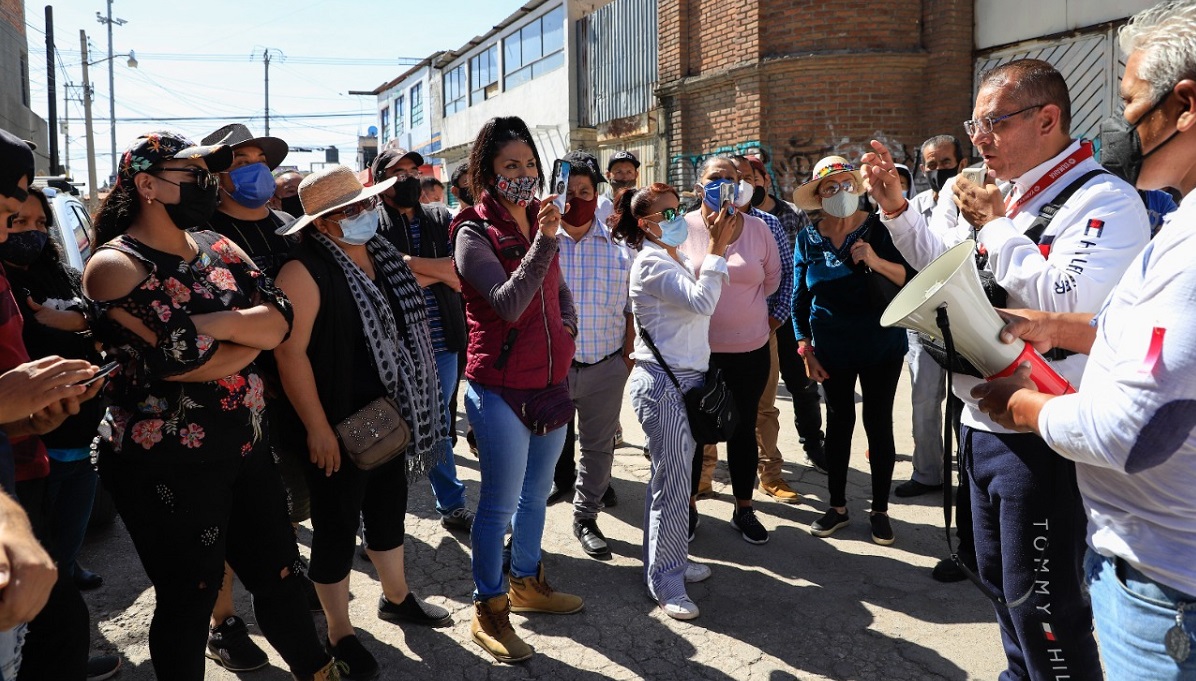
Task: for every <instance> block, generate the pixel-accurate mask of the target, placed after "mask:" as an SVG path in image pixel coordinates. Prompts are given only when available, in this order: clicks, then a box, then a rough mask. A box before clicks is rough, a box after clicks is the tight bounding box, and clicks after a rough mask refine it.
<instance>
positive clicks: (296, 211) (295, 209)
mask: <svg viewBox="0 0 1196 681" xmlns="http://www.w3.org/2000/svg"><path fill="white" fill-rule="evenodd" d="M282 209H283V210H284V211H286V212H287V213H290V214H291V215H294V216H295V217H297V218H301V217H303V202H302V201H300V200H299V195H298V194H296V195H294V196H288V197H286V198H284V199H282Z"/></svg>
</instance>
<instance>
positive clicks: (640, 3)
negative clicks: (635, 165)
mask: <svg viewBox="0 0 1196 681" xmlns="http://www.w3.org/2000/svg"><path fill="white" fill-rule="evenodd" d="M658 34H659V31H658V30H657V22H656V0H615V2H612V3H610V4H609V5H606V6H604V7H602V8H600V9H598V10H597V11H596V12H594V13H592V14H588V15H586V16H584V17H582V18H581V20H580V21H578V22H577V45H578V49H577V53H578V54H577V59H578V64H577V73H578V88H577V96H578V98H579V99H578V112H579V116H578V118H579V121H578V122H579V123H580V124H581V125H582V126H583V127H587V128H591V127H594V126H596V125H598V124H599V123H605V122H607V121H609V120H612V119H615V118H623V117H626V116H635V115H638V114H642V113H644V112H645V111H649V110H651V109H653V108H654V107H655V96H654V94H653V92H654V90H655V88H656V79H657V69H656V54H657V49H656V48H657V38H658Z"/></svg>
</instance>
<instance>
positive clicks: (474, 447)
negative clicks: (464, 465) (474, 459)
mask: <svg viewBox="0 0 1196 681" xmlns="http://www.w3.org/2000/svg"><path fill="white" fill-rule="evenodd" d="M465 443H466V444H468V445H469V453H470V454H473V455H474V456H477V455H478V438H477V437H476V436H475V435H474V434H473V428H472V427H471V428H470V429H469V430H467V431H465Z"/></svg>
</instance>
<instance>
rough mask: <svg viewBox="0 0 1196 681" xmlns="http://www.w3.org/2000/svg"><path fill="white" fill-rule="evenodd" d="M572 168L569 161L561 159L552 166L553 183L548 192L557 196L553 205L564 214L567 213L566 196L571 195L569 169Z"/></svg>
mask: <svg viewBox="0 0 1196 681" xmlns="http://www.w3.org/2000/svg"><path fill="white" fill-rule="evenodd" d="M571 167H572V166H570V165H569V162H568V161H562V160H560V159H557V160H556V161H554V162H553V164H552V183H551V184H550V185H549V187H548V190H549V191H550V192H551V193H553V194H556V195H557V197H556V199H555V200H554V201H553V204H555V205H556V209H557V210H559V211H561V212H562V213H564V212H565V195H566V194H568V193H569V169H570V168H571Z"/></svg>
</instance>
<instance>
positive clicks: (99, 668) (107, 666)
mask: <svg viewBox="0 0 1196 681" xmlns="http://www.w3.org/2000/svg"><path fill="white" fill-rule="evenodd" d="M118 671H120V656H119V655H97V656H95V657H89V658H87V681H105V680H106V679H110V678H112V677H113V676H115V675H116V672H118Z"/></svg>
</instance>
